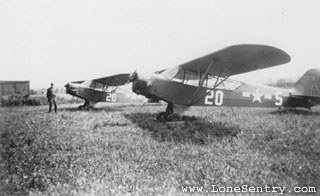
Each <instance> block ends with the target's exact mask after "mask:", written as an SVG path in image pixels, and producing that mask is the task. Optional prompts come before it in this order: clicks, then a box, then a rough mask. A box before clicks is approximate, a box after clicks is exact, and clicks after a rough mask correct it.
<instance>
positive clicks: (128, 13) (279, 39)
mask: <svg viewBox="0 0 320 196" xmlns="http://www.w3.org/2000/svg"><path fill="white" fill-rule="evenodd" d="M319 8H320V3H319V1H317V0H306V1H293V0H266V1H262V0H260V1H257V0H221V1H217V0H193V1H187V0H158V1H152V0H127V1H120V0H115V1H106V0H96V1H94V0H90V1H84V0H14V1H13V0H1V1H0V26H1V30H0V67H1V70H0V80H30V83H31V88H42V87H47V86H48V85H49V83H50V82H54V83H55V84H56V86H63V85H64V84H65V83H67V82H68V81H73V80H83V79H89V78H97V77H103V76H108V75H112V74H117V73H131V72H133V71H134V70H135V69H138V71H140V72H143V73H147V72H153V71H157V70H160V69H163V68H166V67H172V66H175V65H178V64H181V63H184V62H186V61H189V60H192V59H194V58H197V57H200V56H203V55H206V54H208V53H211V52H214V51H216V50H219V49H221V48H224V47H227V46H230V45H234V44H243V43H251V44H266V45H271V46H275V47H278V48H280V49H282V50H284V51H286V52H287V53H288V54H289V55H290V56H291V62H290V63H288V64H285V65H281V66H278V67H275V68H270V69H268V70H261V71H258V72H255V73H250V74H247V75H246V76H241V79H243V80H249V81H267V80H275V79H278V78H293V79H295V78H297V77H299V76H301V75H302V74H303V73H304V72H305V71H306V70H307V69H309V68H319V69H320V63H319V57H320V22H319V18H320V12H319Z"/></svg>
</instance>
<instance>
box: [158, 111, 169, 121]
mask: <svg viewBox="0 0 320 196" xmlns="http://www.w3.org/2000/svg"><path fill="white" fill-rule="evenodd" d="M167 120H168V114H167V112H160V113H159V114H158V115H157V121H160V122H164V121H167Z"/></svg>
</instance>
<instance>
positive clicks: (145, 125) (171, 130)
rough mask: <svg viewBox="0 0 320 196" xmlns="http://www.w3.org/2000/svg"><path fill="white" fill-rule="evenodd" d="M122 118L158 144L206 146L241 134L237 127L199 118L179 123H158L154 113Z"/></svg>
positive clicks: (129, 115) (127, 115)
mask: <svg viewBox="0 0 320 196" xmlns="http://www.w3.org/2000/svg"><path fill="white" fill-rule="evenodd" d="M124 116H125V117H126V118H127V119H129V120H130V121H131V122H133V123H134V124H136V125H138V127H140V128H142V129H143V130H144V131H145V133H146V134H150V135H151V137H152V138H153V139H155V140H156V141H160V142H176V143H191V144H196V145H207V144H210V143H213V142H216V141H218V140H220V139H222V138H225V137H230V138H232V137H235V136H237V134H238V133H240V132H241V130H240V128H239V127H237V126H229V125H227V124H225V123H222V122H209V121H208V120H206V119H204V118H199V117H184V120H183V121H179V122H159V121H156V120H155V117H156V113H131V114H124Z"/></svg>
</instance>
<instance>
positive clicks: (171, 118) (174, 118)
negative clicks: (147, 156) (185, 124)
mask: <svg viewBox="0 0 320 196" xmlns="http://www.w3.org/2000/svg"><path fill="white" fill-rule="evenodd" d="M168 121H170V122H176V121H181V116H180V115H179V114H170V115H169V116H168Z"/></svg>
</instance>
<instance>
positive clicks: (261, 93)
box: [129, 44, 320, 121]
mask: <svg viewBox="0 0 320 196" xmlns="http://www.w3.org/2000/svg"><path fill="white" fill-rule="evenodd" d="M289 61H290V56H289V55H288V54H287V53H286V52H284V51H282V50H280V49H278V48H275V47H271V46H266V45H252V44H243V45H234V46H230V47H227V48H224V49H222V50H219V51H217V52H214V53H211V54H208V55H206V56H203V57H200V58H197V59H195V60H192V61H189V62H187V63H184V64H181V65H178V66H175V67H173V68H170V69H166V70H163V71H160V72H157V73H156V74H153V75H152V76H151V77H150V78H145V77H143V76H142V75H141V74H139V73H137V71H135V72H134V73H132V74H131V75H130V76H129V82H132V90H133V92H135V93H136V94H139V95H144V96H145V97H147V98H151V99H154V100H156V99H158V100H163V101H165V102H167V103H168V106H167V109H166V111H164V112H161V113H159V114H158V115H157V120H160V121H177V120H180V119H181V116H180V114H181V113H182V112H183V111H185V110H186V109H187V108H188V107H190V106H218V107H219V106H223V107H225V106H232V107H305V108H310V107H312V106H314V105H317V104H320V71H319V70H309V71H307V72H306V73H305V74H304V75H303V77H302V78H301V79H300V80H299V81H298V82H297V83H296V85H295V88H294V89H292V90H286V89H281V88H275V87H269V86H262V85H256V84H249V83H244V82H240V81H236V80H231V79H230V78H229V77H230V76H233V75H236V74H242V73H246V72H250V71H254V70H258V69H264V68H268V67H272V66H276V65H281V64H284V63H288V62H289Z"/></svg>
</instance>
